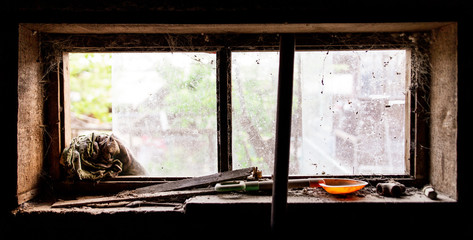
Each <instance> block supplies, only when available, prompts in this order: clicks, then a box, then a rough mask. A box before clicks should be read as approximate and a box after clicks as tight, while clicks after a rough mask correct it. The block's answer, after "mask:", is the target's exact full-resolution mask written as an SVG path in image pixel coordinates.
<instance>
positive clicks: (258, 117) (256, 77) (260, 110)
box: [232, 52, 279, 175]
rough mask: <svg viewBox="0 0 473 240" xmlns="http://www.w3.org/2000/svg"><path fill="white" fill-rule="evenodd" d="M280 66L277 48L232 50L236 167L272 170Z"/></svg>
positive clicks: (268, 172) (233, 140) (234, 165)
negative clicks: (265, 50) (271, 50)
mask: <svg viewBox="0 0 473 240" xmlns="http://www.w3.org/2000/svg"><path fill="white" fill-rule="evenodd" d="M278 67H279V53H278V52H232V160H233V168H234V169H238V168H245V167H250V166H255V167H258V169H259V170H262V171H263V174H269V175H270V174H272V172H273V162H274V143H275V127H276V102H277V87H278V71H279V70H278Z"/></svg>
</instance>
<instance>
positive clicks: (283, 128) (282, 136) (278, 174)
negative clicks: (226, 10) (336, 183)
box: [271, 34, 295, 232]
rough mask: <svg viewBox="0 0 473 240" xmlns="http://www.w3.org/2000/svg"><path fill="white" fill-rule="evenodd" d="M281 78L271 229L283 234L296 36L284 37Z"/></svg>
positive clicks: (284, 35)
mask: <svg viewBox="0 0 473 240" xmlns="http://www.w3.org/2000/svg"><path fill="white" fill-rule="evenodd" d="M279 51H280V53H279V79H278V99H277V114H276V147H275V154H274V175H273V178H274V180H273V181H274V185H273V198H272V204H271V229H272V231H273V232H283V231H284V228H285V225H286V206H287V186H288V183H287V181H288V175H289V154H290V143H291V117H292V88H293V78H294V51H295V39H294V34H282V35H281V39H280V44H279Z"/></svg>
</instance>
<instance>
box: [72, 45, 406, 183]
mask: <svg viewBox="0 0 473 240" xmlns="http://www.w3.org/2000/svg"><path fill="white" fill-rule="evenodd" d="M406 57H407V56H406V51H405V50H369V51H365V50H363V51H298V52H296V55H295V67H294V71H295V72H294V94H293V95H294V98H293V116H292V138H291V160H290V161H291V162H290V174H293V175H352V174H354V175H358V174H404V173H405V142H406V135H405V131H406V130H405V127H406V115H405V114H406V106H405V103H406V101H405V100H406V82H407V80H406V79H407V76H406ZM69 62H70V81H71V82H70V102H71V130H72V133H73V137H75V136H77V135H81V134H85V133H88V132H91V131H96V132H113V133H114V134H115V135H116V136H118V137H119V138H120V139H121V140H123V141H124V142H125V144H127V146H128V147H129V148H130V150H131V151H132V152H133V153H134V155H135V157H136V158H137V160H138V161H139V162H140V163H141V165H143V166H144V167H145V168H146V169H147V171H148V173H149V175H156V176H200V175H205V174H211V173H215V172H217V103H216V102H217V96H216V54H214V53H184V52H181V53H176V52H175V53H87V54H85V53H74V54H70V60H69ZM278 64H279V54H278V52H232V69H231V74H232V96H231V97H232V103H231V104H232V149H231V150H232V158H233V168H234V169H238V168H244V167H249V166H256V167H258V168H259V169H261V170H263V174H268V175H270V174H271V173H272V172H273V169H272V165H273V158H274V144H275V143H274V140H275V139H274V134H275V119H276V98H277V81H278Z"/></svg>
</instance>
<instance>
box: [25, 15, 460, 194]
mask: <svg viewBox="0 0 473 240" xmlns="http://www.w3.org/2000/svg"><path fill="white" fill-rule="evenodd" d="M107 26H108V28H104V29H102V28H97V26H96V25H94V26H90V25H87V24H85V25H75V24H72V25H68V26H67V31H66V32H67V33H65V31H64V29H65V28H64V25H61V24H49V25H48V24H46V25H44V24H21V25H20V36H19V46H20V50H21V51H20V52H19V59H20V60H21V61H19V62H18V64H19V65H18V66H19V73H21V74H19V78H18V83H19V91H18V96H19V107H18V109H19V110H18V112H19V121H18V143H19V144H18V152H19V153H22V154H21V155H18V159H17V162H18V174H19V175H18V176H22V177H19V178H18V186H19V187H18V188H17V195H18V198H17V199H18V202H24V201H26V200H28V199H31V198H32V197H34V196H35V195H36V193H38V192H39V191H38V190H39V182H40V179H41V177H40V176H42V174H43V173H44V172H47V173H49V176H50V178H51V179H52V180H59V179H60V177H61V176H60V171H59V169H60V166H59V163H58V161H57V159H59V158H60V152H61V150H62V149H64V147H65V146H67V145H68V144H69V143H70V140H71V135H72V133H73V132H74V131H76V130H74V129H72V126H73V123H72V121H71V118H70V117H71V115H70V112H71V107H73V106H72V105H71V102H72V101H75V100H77V99H79V98H82V97H83V96H79V95H78V94H77V93H73V92H74V91H76V89H74V88H76V87H77V86H73V85H72V84H71V85H69V83H71V82H70V81H69V79H68V76H69V71H72V70H71V69H69V62H70V61H73V60H74V59H73V58H74V57H73V55H72V54H68V53H74V54H76V53H84V55H87V54H89V55H90V54H92V53H93V54H96V53H113V54H115V53H140V54H142V53H166V54H176V53H179V52H192V53H206V54H210V55H212V54H213V55H214V56H215V57H214V59H215V62H216V64H215V70H213V69H212V71H215V81H216V84H215V88H216V96H215V98H216V119H215V123H216V125H217V126H216V133H217V134H216V137H215V138H214V139H216V142H217V144H216V148H217V154H216V155H217V156H215V157H212V158H215V159H214V161H216V162H217V163H216V165H217V168H216V169H215V168H214V169H213V170H208V171H226V170H228V169H231V168H234V169H236V168H241V167H244V166H245V164H247V165H248V164H254V163H253V162H249V160H251V161H253V160H254V161H255V162H256V163H258V162H261V159H262V158H261V157H259V156H256V155H255V153H256V150H255V149H254V146H253V145H251V142H250V140H252V141H254V139H250V138H249V136H248V132H246V133H245V130H242V131H239V130H238V129H239V128H240V129H242V127H249V125H247V126H243V124H242V122H244V121H245V118H246V117H245V115H244V114H242V111H243V110H245V109H244V108H241V106H242V105H246V104H248V103H247V102H257V101H260V102H259V103H258V104H260V105H261V106H263V107H264V109H261V110H260V111H268V113H269V115H270V114H272V113H271V109H270V108H271V107H267V106H270V105H271V104H269V103H270V102H271V101H274V97H273V96H274V95H273V96H272V95H271V91H272V90H271V87H272V86H270V84H269V85H268V83H269V82H271V81H273V80H272V79H273V78H275V76H271V71H272V70H269V71H267V70H264V71H262V72H258V74H260V75H262V76H263V77H262V79H264V81H262V82H259V83H258V85H257V86H254V88H255V89H254V92H258V93H262V94H263V95H265V97H262V98H254V96H252V95H251V94H253V92H246V93H245V91H246V90H245V88H251V87H252V86H251V84H253V83H254V82H245V81H248V80H246V79H248V76H244V74H245V73H244V72H241V71H240V72H238V71H239V70H238V66H239V64H240V63H241V62H239V61H238V58H247V59H250V60H251V59H252V58H251V55H260V56H259V57H255V58H253V59H252V60H251V61H254V62H252V63H251V64H249V66H246V67H248V68H258V67H260V68H261V66H260V65H268V63H267V62H266V61H267V60H270V58H271V57H269V59H265V58H264V57H263V55H265V54H268V55H272V54H273V55H274V54H276V55H277V51H278V45H279V36H278V34H277V33H276V32H298V33H297V34H296V50H297V53H296V56H297V59H296V62H295V66H296V67H295V72H294V74H295V82H294V83H295V87H294V101H293V104H294V107H293V109H294V110H293V129H294V130H293V133H295V134H296V136H297V132H298V131H299V132H302V133H301V134H300V135H298V137H296V138H293V139H292V140H293V141H292V144H293V145H295V146H292V151H293V153H292V155H293V156H298V157H299V159H303V160H304V159H305V160H304V161H306V162H305V163H307V166H302V164H299V166H298V169H299V171H301V172H299V173H298V172H297V171H296V170H295V169H292V170H291V174H293V175H297V174H300V175H305V174H306V173H305V171H307V172H310V173H314V175H323V174H325V175H332V174H333V175H338V174H344V173H345V172H346V173H347V174H350V175H353V174H354V175H363V176H367V175H366V174H370V175H371V174H374V175H377V174H388V175H391V177H394V178H399V177H402V178H403V179H404V180H406V179H409V181H410V180H414V182H412V183H414V184H417V185H421V184H425V183H429V180H430V181H431V182H432V184H436V186H438V187H440V188H441V190H442V191H445V192H448V194H449V195H450V196H452V197H453V198H456V197H457V192H456V186H457V185H456V181H445V180H444V177H446V176H448V178H451V179H456V178H457V167H456V166H457V159H456V154H450V152H451V151H452V150H451V149H455V147H456V137H457V129H456V127H457V125H456V121H457V107H456V104H457V101H458V100H457V83H458V81H457V58H456V57H457V51H456V49H457V45H456V44H457V42H456V41H457V25H456V23H446V22H443V23H442V22H439V23H393V24H387V23H385V24H381V23H377V24H328V25H326V26H329V28H323V29H322V28H319V27H321V26H325V25H319V24H307V25H306V24H304V25H301V24H289V25H284V26H283V25H277V26H274V25H273V28H270V29H269V31H266V30H267V29H266V27H267V25H251V26H244V27H243V28H241V27H242V26H239V25H230V26H227V25H221V26H220V25H219V26H212V27H211V26H201V27H202V28H201V30H199V29H194V28H191V27H189V26H185V25H182V26H181V25H180V26H176V28H175V29H174V28H171V29H170V28H166V26H164V28H163V26H155V25H149V26H148V25H146V26H141V27H143V29H147V30H146V33H147V34H142V33H143V31H144V30H143V29H142V28H140V29H138V28H135V27H136V26H126V28H120V27H118V28H117V26H114V25H107ZM214 27H216V28H214ZM352 27H356V28H352ZM69 28H70V29H69ZM240 28H241V29H240ZM202 29H204V30H202ZM347 29H350V31H351V30H352V29H354V31H355V32H353V33H346V32H347ZM264 32H267V33H264ZM118 33H119V34H118ZM327 53H328V54H327ZM345 53H346V54H345ZM245 54H246V55H247V56H246V57H244V55H245ZM304 54H307V56H303V55H304ZM338 54H341V55H338ZM372 54H374V55H376V54H380V55H379V58H380V59H378V60H379V61H378V60H376V61H375V62H376V64H373V65H372V66H371V65H370V66H369V67H368V68H365V70H364V71H354V70H355V69H356V66H360V65H361V66H363V67H366V64H365V63H364V61H365V60H360V59H361V57H358V56H371V57H369V58H372V59H376V58H378V57H375V56H374V55H372ZM176 55H177V54H176ZM342 55H343V56H342ZM354 55H357V57H354ZM403 55H404V56H403ZM391 57H392V58H391ZM357 58H358V59H357ZM307 59H310V60H309V61H308V62H307ZM103 60H107V61H108V60H111V59H106V58H105V59H103ZM402 60H405V65H404V66H405V69H404V70H405V72H403V71H404V70H402V71H401V70H396V71H391V70H390V68H392V67H393V66H399V67H400V68H399V69H402V66H401V65H402ZM251 61H250V62H251ZM320 61H322V62H324V64H320V63H317V62H320ZM250 62H248V63H250ZM347 62H350V63H347ZM307 64H309V65H311V66H313V67H312V68H310V67H309V68H308V67H307V66H306V65H307ZM399 64H401V65H399ZM251 65H253V66H251ZM269 65H271V64H269ZM316 66H319V68H317V67H316ZM320 66H323V70H322V69H320ZM376 66H377V67H376ZM240 68H243V66H240ZM375 68H380V69H382V70H375ZM310 69H312V70H310ZM317 69H319V70H317ZM107 71H109V73H110V74H111V71H112V69H111V68H110V69H109V70H107ZM258 71H259V70H258ZM308 71H309V72H308ZM310 71H318V72H317V73H316V74H312V73H310ZM385 71H386V72H385ZM24 73H28V74H30V75H28V74H26V75H25V74H24ZM263 73H264V74H266V75H267V73H269V76H264V74H263ZM71 74H72V73H71ZM84 74H85V75H87V74H89V73H84ZM273 75H274V74H273ZM350 75H351V76H350ZM90 76H92V75H90V74H89V77H90ZM255 76H256V75H255ZM71 78H72V75H71ZM388 78H389V79H394V80H395V81H388ZM310 79H312V80H310ZM350 79H351V80H350ZM396 79H397V80H396ZM401 79H404V80H405V82H404V85H403V83H402V81H401ZM322 80H323V81H322ZM265 81H267V82H265ZM250 83H251V84H250ZM335 83H336V84H335ZM390 83H395V84H396V85H395V86H390V87H389V89H392V90H395V91H394V92H383V91H385V89H388V88H387V86H388V85H387V84H390ZM311 84H312V85H313V86H312V87H313V88H311V86H310V85H311ZM373 84H374V85H373ZM24 86H27V87H31V88H22V87H24ZM239 86H241V89H240V90H239ZM306 86H309V87H306ZM334 86H337V87H336V91H338V92H334V89H333V87H334ZM80 88H81V87H80V86H79V89H80ZM306 88H307V89H306ZM401 88H403V89H404V91H398V89H401ZM25 89H27V90H31V91H34V94H30V92H27V91H23V90H25ZM350 89H351V90H357V92H356V93H355V92H352V93H351V95H350V94H349V92H350ZM358 90H359V91H358ZM41 91H42V92H41ZM308 91H315V94H311V93H308ZM240 92H241V93H242V95H245V94H247V95H249V96H247V97H246V98H244V101H245V102H244V103H243V104H241V101H240V99H239V98H240V96H242V95H240ZM322 92H323V93H322ZM355 94H356V96H355ZM266 95H267V96H266ZM67 96H70V97H69V98H68V97H67ZM110 96H111V95H110ZM298 96H301V97H298ZM252 98H253V99H252ZM311 98H314V99H311ZM315 98H317V99H315ZM311 100H312V101H313V102H314V100H317V101H316V103H313V104H312V103H311V102H310V101H311ZM337 100H338V102H337ZM367 100H369V101H367ZM324 101H327V105H325V106H322V107H320V105H321V104H322V105H323V104H324V103H323V102H324ZM403 101H404V102H403ZM30 102H31V103H32V104H30ZM361 103H369V104H368V105H365V106H364V107H363V108H364V109H365V108H368V109H373V110H376V111H377V112H378V113H379V115H376V114H375V115H374V116H371V118H373V119H374V118H375V117H377V119H378V120H379V121H378V123H379V122H381V120H382V122H383V123H382V124H378V127H379V129H374V131H371V132H370V131H368V133H370V134H371V135H370V136H369V137H362V135H360V134H362V133H363V132H360V131H361V130H373V127H371V129H370V127H368V126H358V125H357V126H354V125H353V122H352V121H350V120H351V119H353V117H354V118H355V119H356V118H358V119H360V118H361V116H359V115H360V114H361V113H360V110H361V106H363V105H361ZM447 103H448V104H449V105H448V106H449V108H448V111H447V110H445V108H444V105H445V104H447ZM298 104H300V107H298ZM370 104H371V105H370ZM316 106H317V107H316ZM403 106H404V108H405V110H404V111H401V110H400V109H401V108H402V107H403ZM355 108H358V109H355ZM267 109H269V110H267ZM111 110H113V107H112V106H108V107H105V111H104V112H110V111H111ZM255 111H257V110H255V107H254V106H253V107H251V108H248V109H246V112H247V113H248V114H249V113H251V112H255ZM272 111H274V110H272ZM112 112H113V111H112ZM157 112H158V113H157V116H156V117H155V118H159V120H160V121H161V118H162V117H161V116H162V115H163V114H161V113H159V111H157ZM357 112H358V114H356V113H357ZM22 113H24V114H22ZM30 113H35V114H33V115H31V114H30ZM342 113H343V114H342ZM365 113H366V112H365ZM112 114H113V113H112ZM311 114H312V115H314V114H316V116H315V118H310V116H311ZM402 114H404V117H402V116H401V115H402ZM82 115H83V116H86V117H87V114H82ZM301 116H302V117H301ZM445 116H447V117H445ZM89 117H90V116H89ZM366 117H367V119H368V118H370V116H366ZM258 118H260V120H258V121H260V122H262V123H264V124H265V125H263V126H261V127H259V126H256V125H255V126H256V131H263V133H261V139H262V141H261V142H265V145H267V146H269V147H270V148H271V144H268V143H269V142H271V141H273V140H272V139H271V138H272V136H271V135H270V134H266V133H265V131H267V130H266V129H269V128H271V124H273V123H272V122H271V120H270V119H268V120H266V119H264V118H263V117H255V118H254V119H252V120H257V119H258ZM162 119H165V118H162ZM367 119H361V120H362V121H363V122H365V120H367ZM22 120H28V121H26V122H25V121H22ZM89 120H90V119H89ZM225 120H227V121H225ZM391 120H392V121H391ZM165 121H166V120H162V122H163V124H162V125H161V123H159V126H160V127H162V126H166V124H165ZM362 121H360V122H358V123H361V122H362ZM390 121H391V122H392V123H390ZM396 121H397V123H398V124H397V125H395V124H394V122H396ZM92 122H93V121H92ZM347 122H349V123H351V126H350V124H346V123H347ZM371 122H372V121H371ZM375 122H376V121H375ZM168 124H169V119H168ZM38 126H39V128H38ZM168 126H169V125H168ZM297 126H302V127H299V128H298V127H297ZM373 126H374V125H373ZM386 126H389V128H386ZM112 127H113V124H112ZM311 127H313V129H311ZM365 127H367V128H365ZM260 128H261V129H260ZM403 128H404V131H403V130H402V129H403ZM33 129H34V130H35V131H34V134H33V133H32V132H31V131H30V130H33ZM38 129H39V130H38ZM107 129H108V130H110V129H111V127H110V126H106V127H104V128H102V129H99V130H100V131H106V130H107ZM71 130H72V131H71ZM398 130H399V131H398ZM329 133H332V134H334V135H331V136H330V135H329ZM75 134H78V133H75ZM245 134H246V136H245ZM251 134H254V133H251ZM310 134H312V135H316V136H317V138H316V137H314V136H311V135H310ZM317 134H321V135H317ZM376 134H378V135H379V140H376V141H378V142H376V143H377V145H376V146H371V147H374V148H375V149H378V150H370V151H374V153H375V154H378V153H381V154H382V155H383V156H384V157H377V160H379V161H378V163H382V164H385V163H386V160H387V159H390V160H388V161H391V162H392V163H394V162H397V163H395V166H396V168H391V167H389V168H386V167H378V168H374V167H371V166H367V165H365V166H363V164H361V165H360V163H363V161H358V160H365V159H362V158H366V156H368V157H373V158H376V156H375V154H371V152H370V151H365V150H363V149H361V147H363V146H369V145H370V144H369V141H371V140H373V141H375V139H376V137H375V136H374V135H376ZM383 134H384V136H382V135H383ZM402 134H404V136H402ZM324 138H325V140H324ZM329 138H332V139H331V140H329ZM334 138H335V140H334ZM446 138H448V139H449V140H448V141H447V143H448V144H445V143H446V140H445V139H446ZM307 139H309V140H312V142H313V141H319V142H320V141H322V143H323V144H325V146H324V145H320V144H319V146H324V147H323V151H324V152H323V153H322V152H321V151H318V153H317V154H318V155H317V156H316V155H315V154H314V153H313V152H312V150H311V151H309V149H310V148H307V147H306V146H305V145H309V146H311V144H308V142H309V141H308V140H307ZM401 139H403V141H402V142H401ZM31 140H34V141H31ZM324 141H325V142H324ZM238 142H244V143H246V145H243V144H240V143H238ZM20 143H21V144H20ZM304 143H305V145H304ZM357 143H358V144H357ZM386 143H391V144H392V146H393V148H392V149H386V148H384V146H383V147H381V146H382V145H380V144H386ZM312 145H313V144H312ZM329 145H330V146H329ZM32 146H33V148H32ZM209 146H210V143H209ZM263 146H264V145H263ZM316 146H317V145H316ZM402 147H404V149H403V150H400V149H401V148H402ZM335 148H338V149H345V151H333V150H334V149H335ZM383 148H384V149H383ZM31 149H36V150H35V151H31ZM295 149H297V150H295ZM381 149H382V151H381ZM447 149H448V151H447ZM258 151H259V150H258ZM447 152H448V154H447ZM26 153H28V154H26ZM32 153H36V154H32ZM330 153H331V154H333V153H335V155H330ZM242 154H245V155H246V156H249V157H247V158H242V157H240V156H242ZM311 154H312V155H311ZM337 154H338V155H337ZM319 155H320V156H322V157H326V159H332V160H336V161H339V165H340V164H341V165H346V166H348V167H347V169H345V170H344V172H343V173H337V172H336V171H332V170H329V169H328V166H327V164H325V166H324V165H323V164H322V166H321V165H319V164H318V163H313V162H312V163H311V162H310V161H311V160H313V159H312V158H315V157H320V156H319ZM402 155H404V161H405V164H399V159H402ZM353 156H355V157H353ZM386 156H388V157H389V158H386ZM309 158H310V160H309V161H307V160H308V159H309ZM353 159H358V160H357V161H356V162H353ZM269 161H270V160H269ZM269 161H268V162H269ZM291 161H294V160H291ZM347 161H352V163H350V162H348V163H347ZM383 161H384V163H383ZM30 163H32V164H30ZM316 164H317V165H316ZM350 164H352V165H350ZM388 164H391V163H389V162H388ZM258 166H259V167H261V168H262V169H263V170H264V171H265V174H268V175H269V174H271V172H270V167H271V164H267V166H268V167H265V166H264V165H258ZM291 166H292V167H293V168H294V167H296V166H297V165H296V164H293V163H292V162H291ZM350 166H351V169H350ZM393 166H394V165H393ZM189 167H190V165H189ZM265 168H266V169H265ZM301 169H302V170H301ZM268 171H269V172H268ZM403 173H404V174H403ZM444 173H445V174H444ZM159 174H161V173H159ZM172 174H174V173H172ZM23 176H25V177H23ZM163 176H165V175H163ZM128 179H131V178H128ZM139 179H146V180H148V179H154V180H156V178H139ZM168 179H169V178H168ZM115 186H117V185H115Z"/></svg>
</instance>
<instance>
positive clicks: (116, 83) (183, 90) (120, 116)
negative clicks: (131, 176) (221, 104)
mask: <svg viewBox="0 0 473 240" xmlns="http://www.w3.org/2000/svg"><path fill="white" fill-rule="evenodd" d="M215 62H216V61H215V54H211V53H113V54H112V94H111V96H112V116H113V133H114V134H115V135H117V136H118V137H119V138H121V139H122V140H123V141H124V142H126V144H127V145H128V146H129V148H130V149H131V150H132V152H133V153H134V155H135V157H136V158H137V159H138V161H139V162H140V163H141V165H143V167H144V168H145V169H146V170H147V171H148V173H149V174H150V175H159V176H199V175H205V174H211V173H215V172H217V123H216V119H217V117H216V109H217V107H216V104H217V103H216V77H215V72H216V70H215Z"/></svg>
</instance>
